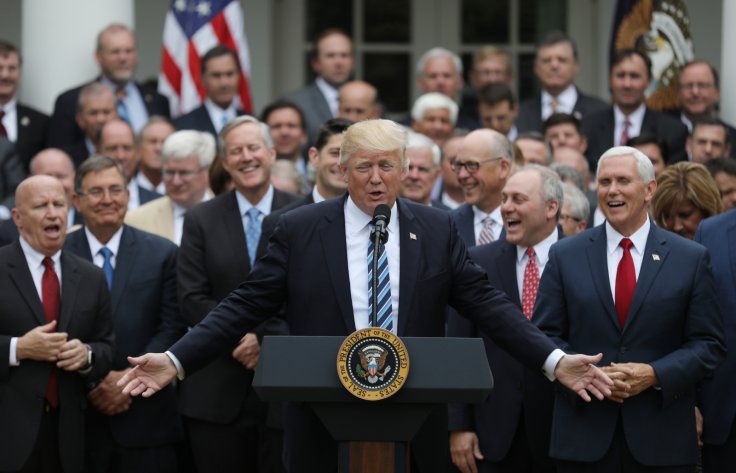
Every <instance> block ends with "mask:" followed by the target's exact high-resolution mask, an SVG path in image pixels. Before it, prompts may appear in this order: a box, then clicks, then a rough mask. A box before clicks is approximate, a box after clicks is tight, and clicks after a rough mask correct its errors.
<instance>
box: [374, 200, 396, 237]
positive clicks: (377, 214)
mask: <svg viewBox="0 0 736 473" xmlns="http://www.w3.org/2000/svg"><path fill="white" fill-rule="evenodd" d="M389 220H391V208H389V206H388V205H386V204H380V205H378V206H376V209H375V210H374V211H373V222H372V223H373V231H372V232H371V240H375V235H376V233H378V234H379V235H380V238H381V243H382V244H384V245H385V244H386V242H387V241H388V228H387V227H388V222H389Z"/></svg>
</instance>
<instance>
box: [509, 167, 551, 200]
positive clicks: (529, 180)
mask: <svg viewBox="0 0 736 473" xmlns="http://www.w3.org/2000/svg"><path fill="white" fill-rule="evenodd" d="M540 181H541V178H540V176H539V173H537V172H535V171H528V170H527V171H519V172H517V173H515V174H513V175H512V176H511V177H510V178H509V180H508V181H507V182H506V185H505V186H504V188H503V192H505V193H507V194H524V195H528V196H531V195H535V194H539V192H534V190H535V189H541V185H542V183H541V182H540Z"/></svg>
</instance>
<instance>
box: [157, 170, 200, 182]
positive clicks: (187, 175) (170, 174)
mask: <svg viewBox="0 0 736 473" xmlns="http://www.w3.org/2000/svg"><path fill="white" fill-rule="evenodd" d="M200 172H202V170H201V169H197V170H196V171H192V170H189V169H164V173H163V174H164V179H166V180H171V179H174V177H175V176H176V175H177V174H178V175H179V177H180V178H181V180H183V181H186V180H187V179H191V178H192V177H193V176H194V175H195V174H199V173H200Z"/></svg>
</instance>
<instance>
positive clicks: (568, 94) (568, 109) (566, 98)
mask: <svg viewBox="0 0 736 473" xmlns="http://www.w3.org/2000/svg"><path fill="white" fill-rule="evenodd" d="M552 99H556V100H557V110H556V111H557V113H567V114H570V115H572V112H573V110H574V109H575V104H576V103H577V101H578V89H576V88H575V86H574V85H570V86H568V87H567V89H565V90H563V91H562V92H560V95H558V96H557V97H553V96H552V95H551V94H550V93H549V92H547V91H546V90H543V91H542V121H545V120H546V119H548V118H549V116H550V115H552V113H553V111H552Z"/></svg>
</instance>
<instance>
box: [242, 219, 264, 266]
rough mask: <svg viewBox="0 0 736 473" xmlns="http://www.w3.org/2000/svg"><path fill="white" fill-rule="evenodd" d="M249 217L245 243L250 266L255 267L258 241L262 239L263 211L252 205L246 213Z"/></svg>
mask: <svg viewBox="0 0 736 473" xmlns="http://www.w3.org/2000/svg"><path fill="white" fill-rule="evenodd" d="M245 215H246V216H247V217H248V224H247V226H246V231H245V243H246V246H247V247H248V259H249V260H250V266H251V268H252V267H253V262H254V261H255V260H256V250H257V249H258V241H259V240H260V239H261V220H260V218H259V217H260V216H261V211H260V210H258V209H257V208H255V207H251V208H250V209H248V211H247V212H246V213H245Z"/></svg>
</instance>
